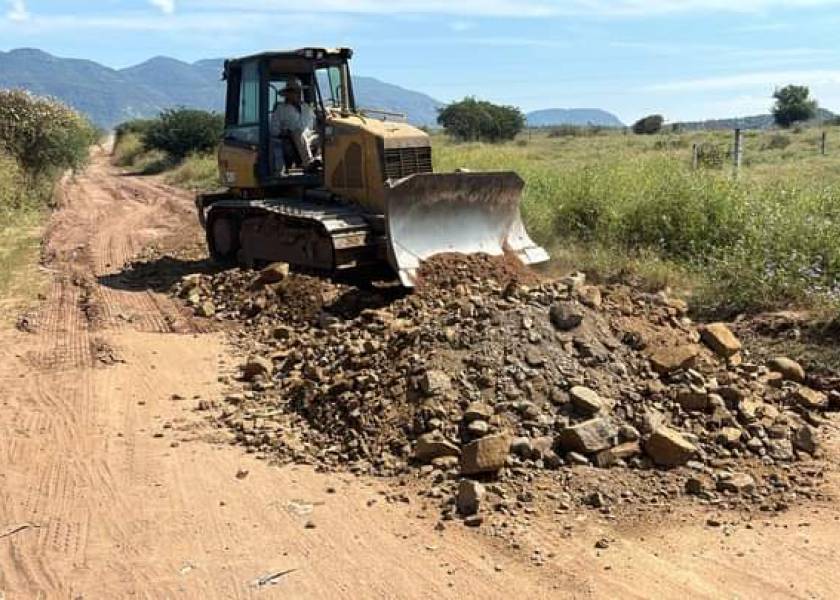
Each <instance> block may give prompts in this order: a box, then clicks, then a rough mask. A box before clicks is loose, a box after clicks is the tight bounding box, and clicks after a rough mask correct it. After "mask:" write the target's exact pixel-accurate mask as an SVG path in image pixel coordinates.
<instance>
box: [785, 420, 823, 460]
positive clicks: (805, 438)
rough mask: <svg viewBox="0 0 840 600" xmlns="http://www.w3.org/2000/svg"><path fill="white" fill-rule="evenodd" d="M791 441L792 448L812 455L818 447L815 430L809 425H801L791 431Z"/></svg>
mask: <svg viewBox="0 0 840 600" xmlns="http://www.w3.org/2000/svg"><path fill="white" fill-rule="evenodd" d="M792 442H793V446H794V448H796V449H797V450H801V451H802V452H807V453H808V454H811V455H813V454H815V453H816V452H817V449H818V448H819V441H818V440H817V430H816V429H814V428H813V427H811V426H810V425H802V427H800V428H798V429H797V430H796V431H794V432H793V439H792Z"/></svg>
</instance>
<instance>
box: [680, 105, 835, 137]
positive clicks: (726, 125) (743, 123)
mask: <svg viewBox="0 0 840 600" xmlns="http://www.w3.org/2000/svg"><path fill="white" fill-rule="evenodd" d="M836 118H837V115H836V114H834V113H833V112H831V111H830V110H827V109H825V108H819V109H817V118H816V119H813V120H812V121H811V122H813V123H816V122H819V121H830V120H832V119H836ZM774 124H775V121H774V120H773V115H770V114H767V115H752V116H749V117H739V118H732V119H711V120H708V121H687V122H685V123H675V124H674V125H675V126H676V127H678V128H679V129H682V130H685V131H692V130H698V129H702V130H706V131H715V130H724V129H736V128H738V129H770V128H771V127H773V125H774Z"/></svg>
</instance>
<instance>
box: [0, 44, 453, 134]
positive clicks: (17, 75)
mask: <svg viewBox="0 0 840 600" xmlns="http://www.w3.org/2000/svg"><path fill="white" fill-rule="evenodd" d="M222 63H223V61H222V60H221V59H209V60H201V61H198V62H195V63H186V62H183V61H180V60H176V59H174V58H169V57H166V56H158V57H155V58H152V59H150V60H147V61H145V62H143V63H141V64H139V65H135V66H132V67H128V68H125V69H111V68H109V67H106V66H103V65H100V64H98V63H96V62H93V61H89V60H79V59H72V58H59V57H56V56H53V55H51V54H48V53H46V52H43V51H41V50H36V49H32V48H23V49H18V50H11V51H9V52H0V88H25V89H28V90H31V91H32V92H34V93H36V94H41V95H48V96H55V97H56V98H59V99H61V100H63V101H64V102H67V103H68V104H70V105H71V106H73V107H75V108H76V109H78V110H80V111H82V112H84V113H85V114H87V115H88V116H89V117H90V118H91V120H92V121H94V122H95V123H96V124H97V125H100V126H102V127H112V126H114V125H116V124H118V123H120V122H122V121H125V120H127V119H131V118H136V117H150V116H154V115H156V114H158V113H159V112H160V111H161V110H162V109H165V108H170V107H173V106H179V105H183V106H189V107H195V108H202V109H205V110H216V111H221V110H222V109H223V107H224V83H223V82H222V81H221V72H222ZM354 84H355V90H356V98H357V102H358V104H359V106H361V107H365V108H378V109H382V110H388V111H393V112H400V113H405V114H406V115H407V116H408V119H409V121H410V122H412V123H415V124H417V125H433V124H434V123H435V121H436V119H437V109H438V108H439V107H440V106H442V105H441V103H440V102H438V101H437V100H435V99H434V98H432V97H430V96H427V95H425V94H422V93H419V92H415V91H411V90H407V89H404V88H401V87H398V86H395V85H392V84H389V83H385V82H383V81H379V80H378V79H374V78H372V77H363V76H356V77H355V78H354Z"/></svg>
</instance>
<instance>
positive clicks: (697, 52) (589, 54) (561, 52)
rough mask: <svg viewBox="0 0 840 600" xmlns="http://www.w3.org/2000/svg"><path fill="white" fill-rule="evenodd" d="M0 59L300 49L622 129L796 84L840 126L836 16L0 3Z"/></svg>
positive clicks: (436, 1) (732, 0) (395, 1)
mask: <svg viewBox="0 0 840 600" xmlns="http://www.w3.org/2000/svg"><path fill="white" fill-rule="evenodd" d="M0 2H5V4H6V6H5V7H4V8H5V10H4V11H3V12H0V49H2V50H10V49H12V48H18V47H24V46H25V47H37V48H41V49H43V50H46V51H48V52H51V53H53V54H57V55H59V56H66V57H77V58H88V59H92V60H96V61H98V62H101V63H103V64H106V65H109V66H112V67H123V66H128V65H131V64H134V63H137V62H140V61H143V60H145V59H147V58H150V57H152V56H155V55H168V56H173V57H175V58H179V59H182V60H186V61H194V60H197V59H201V58H214V57H225V56H236V55H240V54H245V53H250V52H253V51H259V50H265V49H282V48H289V47H298V46H304V45H327V46H339V45H342V46H351V47H353V48H354V49H355V50H356V57H355V59H354V70H355V72H356V73H359V74H363V75H370V76H373V77H377V78H379V79H382V80H385V81H388V82H391V83H396V84H398V85H402V86H404V87H408V88H411V89H416V90H419V91H423V92H426V93H428V94H430V95H432V96H434V97H436V98H438V99H440V100H442V101H444V102H445V101H449V100H453V99H459V98H461V97H463V96H465V95H476V96H478V97H481V98H486V99H489V100H492V101H495V102H503V103H507V104H514V105H517V106H520V107H521V108H523V109H524V110H533V109H538V108H548V107H596V108H604V109H607V110H610V111H612V112H614V113H616V114H617V115H618V116H619V117H620V118H621V119H622V120H624V121H625V122H631V121H633V120H635V119H636V118H638V117H640V116H643V115H645V114H648V113H652V112H661V113H663V114H664V115H665V116H666V118H667V119H668V120H670V121H675V120H686V119H700V118H712V117H729V116H743V115H747V114H755V113H760V112H766V111H767V109H768V108H769V106H770V104H771V100H770V98H769V97H770V94H771V93H772V91H773V88H774V86H777V85H784V84H787V83H801V84H807V85H810V86H811V89H812V92H813V93H814V95H815V96H816V97H817V99H818V100H819V101H820V103H821V105H823V106H825V107H826V108H829V109H833V110H835V111H838V112H840V35H838V32H840V0H787V1H781V0H567V1H561V0H461V1H457V0H357V1H350V0H308V1H307V0H298V1H296V2H289V1H287V0H247V1H240V0H93V1H87V2H80V1H73V0H61V1H58V0H0Z"/></svg>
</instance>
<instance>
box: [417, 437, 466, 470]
mask: <svg viewBox="0 0 840 600" xmlns="http://www.w3.org/2000/svg"><path fill="white" fill-rule="evenodd" d="M460 455H461V450H460V449H459V448H458V446H456V445H455V444H453V443H452V442H450V441H449V440H447V439H446V438H444V437H443V435H442V434H440V433H438V432H432V433H424V434H423V435H421V436H420V437H418V438H417V444H416V445H415V446H414V460H416V461H417V462H421V463H423V464H426V463H429V462H431V461H433V460H435V459H437V458H442V457H445V456H460Z"/></svg>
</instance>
